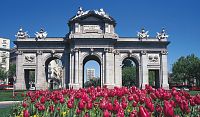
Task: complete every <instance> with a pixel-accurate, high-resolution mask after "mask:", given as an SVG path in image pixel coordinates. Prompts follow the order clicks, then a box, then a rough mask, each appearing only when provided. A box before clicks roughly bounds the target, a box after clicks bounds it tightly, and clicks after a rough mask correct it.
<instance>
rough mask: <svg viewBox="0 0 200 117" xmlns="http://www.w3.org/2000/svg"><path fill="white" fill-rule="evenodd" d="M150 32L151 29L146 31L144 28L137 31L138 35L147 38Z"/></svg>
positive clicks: (140, 37)
mask: <svg viewBox="0 0 200 117" xmlns="http://www.w3.org/2000/svg"><path fill="white" fill-rule="evenodd" d="M148 32H149V31H145V29H144V28H142V30H141V32H138V33H137V36H138V38H139V39H147V38H148V37H149V35H148Z"/></svg>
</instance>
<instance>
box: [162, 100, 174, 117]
mask: <svg viewBox="0 0 200 117" xmlns="http://www.w3.org/2000/svg"><path fill="white" fill-rule="evenodd" d="M163 111H164V115H165V117H173V116H174V109H173V106H172V105H171V104H170V103H169V102H168V101H166V100H165V101H164V108H163Z"/></svg>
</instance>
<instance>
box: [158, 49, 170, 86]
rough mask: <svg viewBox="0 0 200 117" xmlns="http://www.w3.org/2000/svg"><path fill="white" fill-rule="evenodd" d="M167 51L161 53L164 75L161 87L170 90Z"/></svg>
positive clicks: (162, 72)
mask: <svg viewBox="0 0 200 117" xmlns="http://www.w3.org/2000/svg"><path fill="white" fill-rule="evenodd" d="M167 54H168V52H167V51H161V62H160V63H161V74H162V79H161V81H160V82H161V83H160V84H161V87H162V88H164V89H169V84H168V68H167Z"/></svg>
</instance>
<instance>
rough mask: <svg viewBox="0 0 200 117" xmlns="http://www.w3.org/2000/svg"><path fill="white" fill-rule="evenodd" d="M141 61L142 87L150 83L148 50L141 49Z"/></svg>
mask: <svg viewBox="0 0 200 117" xmlns="http://www.w3.org/2000/svg"><path fill="white" fill-rule="evenodd" d="M141 63H142V70H141V71H142V88H143V89H144V88H145V85H146V84H149V78H148V69H147V63H148V57H147V52H146V51H141Z"/></svg>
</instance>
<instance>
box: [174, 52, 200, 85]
mask: <svg viewBox="0 0 200 117" xmlns="http://www.w3.org/2000/svg"><path fill="white" fill-rule="evenodd" d="M172 73H173V74H172V76H173V82H176V83H183V82H188V83H189V84H190V85H191V84H193V83H194V80H195V79H196V81H197V85H198V86H199V85H200V84H199V81H200V59H199V58H198V57H196V56H195V55H194V54H192V55H188V56H186V57H184V56H182V57H180V58H179V59H178V61H176V62H175V63H174V64H173V68H172Z"/></svg>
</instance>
